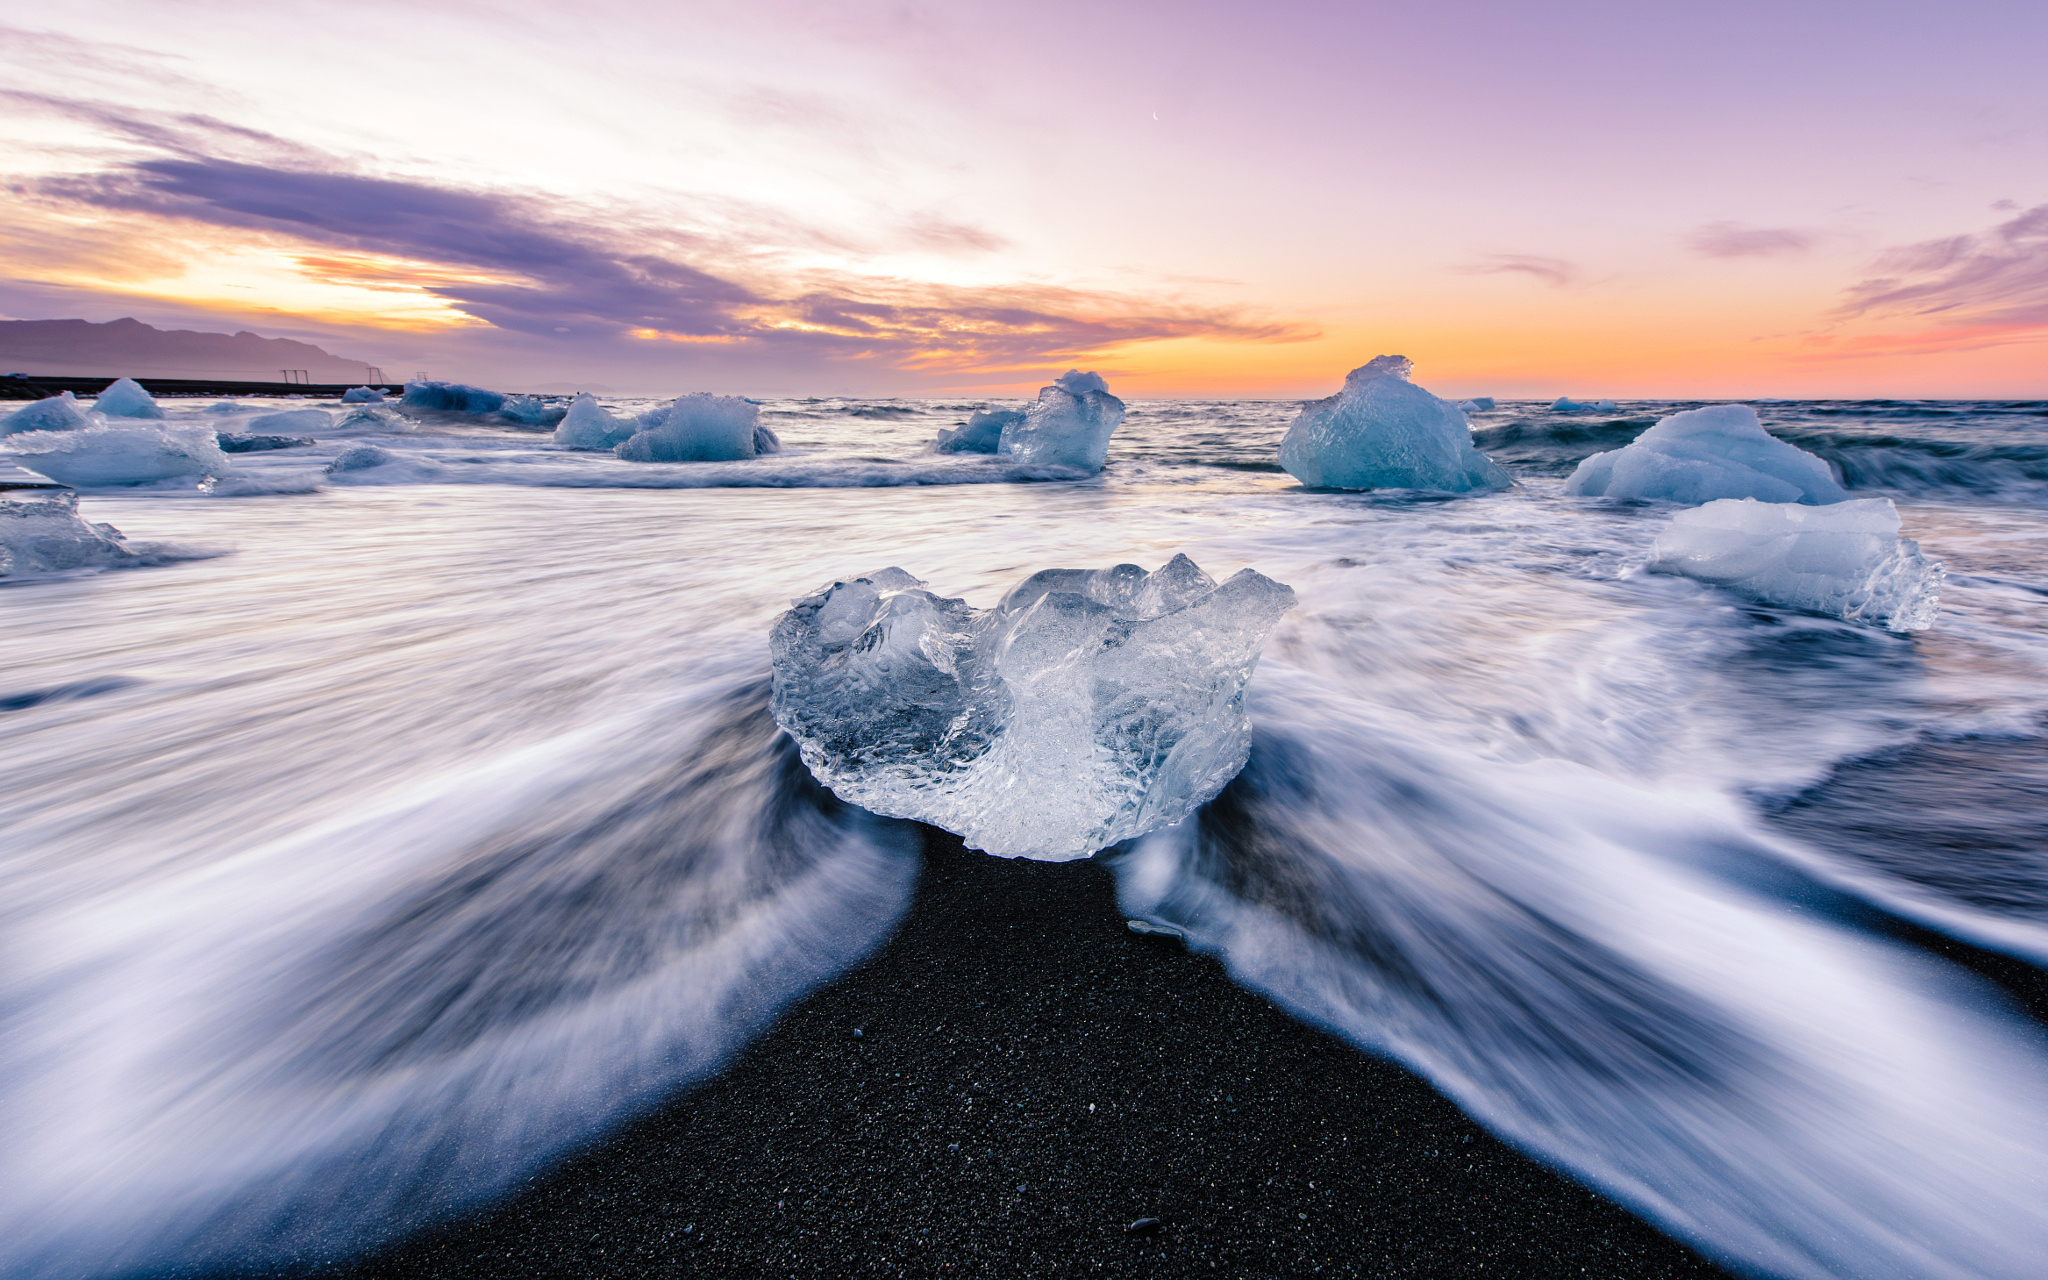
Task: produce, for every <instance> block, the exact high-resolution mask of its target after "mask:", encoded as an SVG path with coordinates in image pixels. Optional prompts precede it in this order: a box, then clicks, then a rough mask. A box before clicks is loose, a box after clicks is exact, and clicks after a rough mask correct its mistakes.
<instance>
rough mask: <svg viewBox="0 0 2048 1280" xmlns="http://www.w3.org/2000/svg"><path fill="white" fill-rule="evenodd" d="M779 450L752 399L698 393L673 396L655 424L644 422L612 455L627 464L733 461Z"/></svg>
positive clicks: (780, 444) (777, 443)
mask: <svg viewBox="0 0 2048 1280" xmlns="http://www.w3.org/2000/svg"><path fill="white" fill-rule="evenodd" d="M781 448H782V442H781V441H779V440H777V439H776V438H775V433H774V432H773V431H770V430H769V429H768V428H766V427H764V426H762V425H761V410H760V408H759V406H757V405H755V404H754V403H753V402H752V401H750V400H746V399H742V398H741V397H739V396H714V395H711V394H709V393H708V392H703V391H699V392H696V393H694V394H692V395H687V396H679V397H677V399H676V402H675V403H674V404H672V405H670V406H669V408H668V412H667V413H666V414H664V415H662V417H661V419H660V420H659V421H657V422H651V423H650V422H646V421H645V420H643V423H642V426H641V429H640V430H639V431H638V432H636V433H634V435H633V436H632V438H631V439H629V440H627V441H625V442H624V443H623V444H621V445H619V447H618V448H617V449H615V450H613V452H615V453H617V454H618V456H619V457H621V458H624V459H625V460H626V461H628V462H736V461H739V460H740V459H742V458H752V457H757V456H759V455H760V454H764V453H776V452H779V451H780V450H781Z"/></svg>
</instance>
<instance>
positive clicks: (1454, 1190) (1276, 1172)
mask: <svg viewBox="0 0 2048 1280" xmlns="http://www.w3.org/2000/svg"><path fill="white" fill-rule="evenodd" d="M926 857H927V868H926V871H925V874H924V878H923V880H922V882H921V884H920V886H919V890H918V895H917V900H916V903H915V905H914V906H913V907H912V909H911V912H910V914H909V916H908V917H907V918H906V919H905V921H904V923H903V926H902V928H901V929H900V930H899V931H898V932H897V934H896V935H895V937H894V938H893V939H891V941H890V942H889V943H887V944H886V945H885V946H884V947H883V948H882V949H881V950H880V951H879V952H877V953H876V954H875V955H874V956H873V957H871V958H870V959H869V960H868V961H867V962H866V963H865V964H863V965H862V966H861V967H860V968H858V969H857V970H855V971H854V972H853V973H851V974H849V975H848V976H847V977H845V978H844V979H842V980H841V981H839V982H837V983H834V984H833V985H831V986H829V987H827V988H825V989H823V990H821V991H819V992H817V993H816V994H815V995H813V996H812V997H811V998H809V999H808V1000H806V1001H804V1002H803V1003H802V1004H801V1005H799V1006H798V1007H796V1008H795V1009H794V1010H792V1011H791V1012H790V1013H789V1014H788V1016H786V1017H785V1018H784V1019H783V1020H782V1021H781V1022H780V1023H779V1024H778V1025H777V1026H776V1027H775V1029H774V1030H773V1031H771V1032H770V1033H769V1034H767V1035H765V1036H763V1037H762V1038H761V1039H760V1040H759V1041H757V1042H756V1043H755V1044H754V1045H753V1046H751V1047H750V1048H749V1049H748V1050H747V1051H746V1053H745V1054H744V1055H742V1057H741V1058H740V1059H739V1060H738V1061H737V1062H736V1063H734V1065H733V1066H732V1068H731V1069H730V1070H729V1071H727V1072H726V1073H725V1074H724V1075H722V1076H721V1077H719V1078H718V1079H716V1080H714V1081H712V1082H710V1083H709V1084H706V1085H704V1086H702V1087H700V1088H697V1089H695V1090H693V1091H690V1092H688V1093H686V1094H683V1095H681V1096H679V1097H677V1098H676V1099H675V1100H673V1101H672V1102H670V1103H669V1104H667V1105H666V1106H665V1107H663V1108H661V1109H660V1110H658V1111H657V1112H655V1113H653V1114H651V1115H648V1116H646V1117H644V1118H642V1119H641V1120H639V1121H637V1122H635V1123H633V1124H631V1125H628V1126H627V1127H625V1128H624V1129H622V1130H620V1131H618V1132H616V1133H614V1134H613V1135H611V1136H610V1137H608V1138H607V1139H605V1140H604V1141H602V1142H599V1143H597V1144H594V1145H592V1146H591V1147H589V1148H588V1149H586V1150H585V1151H583V1152H582V1153H580V1154H578V1155H577V1156H575V1157H574V1158H572V1159H570V1160H568V1161H567V1162H565V1163H564V1164H563V1165H561V1166H559V1167H558V1168H556V1169H555V1170H554V1171H553V1172H551V1173H549V1174H545V1175H543V1176H541V1177H539V1178H537V1179H535V1180H534V1181H533V1182H532V1184H531V1185H530V1186H529V1187H528V1188H527V1189H526V1190H524V1191H522V1192H521V1193H519V1194H518V1195H516V1196H514V1197H513V1198H512V1199H510V1200H508V1201H505V1202H502V1203H500V1204H499V1205H497V1206H495V1207H494V1208H492V1209H490V1210H489V1211H487V1212H484V1213H482V1214H479V1215H476V1216H474V1217H471V1218H468V1219H464V1220H460V1221H456V1222H453V1223H449V1224H446V1225H444V1226H442V1227H441V1228H438V1229H436V1230H434V1231H432V1232H429V1233H427V1234H425V1235H423V1236H420V1237H416V1238H414V1239H413V1240H411V1241H408V1242H406V1243H404V1244H402V1245H400V1246H399V1247H396V1248H394V1249H391V1250H389V1251H387V1252H385V1253H383V1254H380V1255H377V1256H374V1257H371V1258H368V1259H362V1260H358V1261H357V1262H355V1263H354V1264H352V1265H349V1266H347V1267H345V1268H343V1269H338V1270H328V1269H324V1268H323V1269H322V1270H321V1271H319V1272H318V1274H322V1275H329V1276H346V1277H350V1278H351V1280H372V1278H373V1277H374V1278H377V1280H383V1278H387V1277H388V1278H391V1280H396V1278H398V1277H421V1276H450V1277H453V1276H475V1277H505V1276H543V1275H545V1276H639V1275H650V1274H677V1275H714V1274H718V1275H735V1276H757V1275H758V1276H852V1275H989V1276H1021V1275H1034V1276H1036V1275H1054V1276H1060V1275H1082V1274H1089V1275H1093V1274H1129V1275H1212V1274H1215V1275H1238V1276H1306V1275H1316V1274H1321V1275H1332V1276H1344V1275H1361V1276H1565V1275H1569V1276H1590V1277H1600V1276H1609V1277H1629V1278H1631V1280H1639V1278H1642V1277H1662V1276H1713V1275H1724V1274H1726V1273H1724V1272H1722V1271H1721V1270H1720V1269H1719V1268H1717V1267H1716V1266H1715V1265H1714V1264H1712V1263H1711V1262H1709V1261H1707V1260H1706V1259H1704V1258H1703V1257H1701V1256H1700V1255H1699V1254H1697V1253H1695V1252H1693V1251H1691V1250H1689V1249H1687V1248H1686V1247H1684V1246H1683V1245H1680V1244H1678V1243H1675V1242H1673V1241H1671V1240H1669V1239H1666V1238H1665V1237H1663V1236H1662V1235H1660V1234H1659V1233H1658V1232H1656V1231H1655V1230H1654V1229H1652V1228H1651V1227H1649V1226H1647V1225H1646V1224H1644V1223H1642V1222H1640V1221H1638V1220H1637V1219H1635V1218H1634V1217H1632V1216H1630V1215H1629V1214H1628V1213H1627V1212H1625V1211H1624V1210H1622V1209H1621V1208H1620V1207H1619V1206H1617V1205H1615V1204H1613V1203H1612V1202H1610V1201H1608V1200H1606V1199H1605V1198H1603V1197H1601V1196H1599V1195H1597V1194H1595V1193H1593V1192H1591V1191H1589V1190H1586V1189H1585V1188H1583V1187H1580V1186H1579V1185H1577V1184H1575V1183H1573V1182H1572V1181H1570V1180H1569V1179H1567V1178H1564V1177H1562V1176H1560V1175H1558V1174H1556V1173H1554V1172H1552V1171H1551V1170H1549V1169H1548V1168H1546V1167H1544V1166H1542V1165H1539V1164H1537V1163H1536V1162H1534V1161H1532V1160H1530V1159H1528V1158H1527V1157H1525V1156H1523V1155H1521V1154H1520V1153H1518V1152H1516V1151H1515V1150H1513V1149H1512V1148H1509V1147H1507V1146H1506V1145H1504V1144H1502V1143H1501V1142H1499V1141H1498V1140H1496V1139H1494V1138H1492V1137H1490V1136H1488V1135H1487V1134H1486V1133H1485V1132H1484V1131H1483V1130H1481V1129H1480V1128H1479V1126H1477V1125H1475V1124H1473V1123H1472V1122H1471V1121H1470V1120H1468V1119H1466V1118H1465V1117H1464V1116H1463V1115H1462V1114H1460V1113H1459V1111H1458V1110H1457V1109H1456V1108H1455V1107H1453V1106H1452V1105H1451V1104H1450V1103H1449V1102H1446V1101H1445V1100H1443V1099H1442V1098H1441V1097H1439V1096H1438V1095H1437V1094H1436V1093H1435V1092H1434V1091H1433V1090H1432V1089H1431V1088H1430V1087H1429V1086H1428V1085H1426V1084H1425V1083H1423V1082H1422V1081H1421V1080H1419V1079H1418V1078H1416V1077H1415V1076H1413V1075H1411V1074H1410V1073H1409V1072H1407V1071H1406V1070H1404V1069H1403V1068H1401V1067H1399V1066H1396V1065H1394V1064H1391V1063H1388V1062H1384V1061H1380V1060H1376V1059H1373V1058H1370V1057H1368V1056H1366V1055H1365V1054H1363V1053H1360V1052H1359V1051H1357V1050H1356V1049H1354V1048H1352V1047H1350V1046H1348V1045H1346V1044H1344V1043H1341V1042H1339V1041H1337V1040H1335V1039H1334V1038H1332V1037H1330V1036H1327V1035H1325V1034H1324V1033H1322V1032H1320V1031H1318V1030H1315V1029H1313V1028H1310V1027H1308V1026H1306V1025H1304V1024H1302V1023H1300V1022H1298V1021H1296V1020H1295V1019H1293V1018H1291V1017H1289V1016H1288V1015H1287V1014H1284V1013H1282V1012H1280V1011H1279V1010H1277V1009H1275V1008H1274V1007H1272V1006H1271V1005H1269V1004H1268V1003H1267V1002H1266V1001H1265V1000H1263V999H1262V998H1260V997H1259V996H1256V995H1254V994H1252V993H1250V992H1248V991H1245V990H1243V989H1241V988H1239V987H1237V986H1235V985H1233V984H1232V983H1231V982H1230V981H1229V980H1228V978H1227V977H1225V975H1224V973H1223V971H1222V969H1221V968H1220V966H1218V965H1217V964H1216V963H1215V962H1213V961H1211V960H1209V959H1207V958H1204V957H1200V956H1196V955H1191V954H1189V953H1188V952H1187V951H1186V950H1185V949H1184V948H1183V947H1182V946H1181V945H1180V944H1179V943H1178V942H1177V941H1174V940H1171V939H1161V938H1148V937H1143V936H1140V935H1137V934H1133V933H1131V932H1130V931H1129V930H1128V929H1127V928H1126V927H1125V925H1124V922H1123V919H1122V917H1121V916H1120V915H1119V914H1118V912H1117V910H1116V904H1115V900H1114V896H1113V894H1112V891H1111V883H1110V878H1109V875H1108V874H1107V873H1106V872H1105V871H1104V870H1103V868H1102V867H1100V866H1099V865H1097V864H1094V863H1088V862H1083V863H1068V864H1063V865H1052V864H1045V863H1033V862H1025V861H1016V862H1009V861H1003V860H1000V859H996V858H990V857H986V856H983V855H981V854H978V853H972V852H968V851H966V850H964V849H963V848H962V847H961V846H960V844H959V843H958V841H957V840H955V839H954V838H953V837H951V836H947V835H945V834H943V833H940V832H936V831H933V832H931V833H930V834H929V835H928V838H927V852H926ZM1091 1108H1092V1109H1091ZM1144 1219H1155V1220H1156V1221H1157V1225H1156V1226H1154V1225H1152V1224H1151V1223H1146V1224H1144V1225H1143V1226H1141V1227H1139V1228H1138V1229H1136V1230H1133V1229H1131V1224H1133V1223H1136V1222H1140V1221H1141V1220H1144ZM299 1274H308V1273H307V1272H303V1271H302V1272H300V1273H299Z"/></svg>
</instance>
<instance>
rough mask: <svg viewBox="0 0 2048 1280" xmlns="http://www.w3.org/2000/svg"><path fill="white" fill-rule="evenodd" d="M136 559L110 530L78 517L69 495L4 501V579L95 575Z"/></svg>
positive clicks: (0, 510)
mask: <svg viewBox="0 0 2048 1280" xmlns="http://www.w3.org/2000/svg"><path fill="white" fill-rule="evenodd" d="M135 558H136V554H135V552H133V551H130V550H129V549H128V545H127V544H126V543H125V542H123V541H122V540H121V531H120V530H119V529H116V528H115V527H114V526H113V525H110V524H87V523H86V522H85V521H84V520H81V519H79V516H78V495H77V494H75V493H72V492H70V491H69V490H66V489H57V490H45V491H42V492H36V491H33V490H24V491H16V492H14V493H11V494H5V495H0V578H8V577H19V576H21V575H23V574H30V573H61V572H63V571H64V570H66V569H95V568H101V567H103V566H106V565H112V564H120V563H122V562H123V561H127V560H133V559H135Z"/></svg>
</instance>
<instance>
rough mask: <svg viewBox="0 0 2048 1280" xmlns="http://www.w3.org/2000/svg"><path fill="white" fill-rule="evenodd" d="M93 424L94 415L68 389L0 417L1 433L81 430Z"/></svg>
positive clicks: (0, 434)
mask: <svg viewBox="0 0 2048 1280" xmlns="http://www.w3.org/2000/svg"><path fill="white" fill-rule="evenodd" d="M91 425H92V414H91V413H90V412H89V411H88V410H87V409H86V407H85V406H84V405H82V404H80V403H78V397H77V396H74V395H72V394H71V393H70V392H69V391H66V392H63V393H62V394H60V395H54V396H50V397H48V398H46V399H42V400H37V401H35V402H33V403H31V404H29V405H28V406H27V407H25V408H21V409H16V410H15V411H14V412H13V413H10V414H8V415H7V417H6V418H5V419H4V420H0V436H11V435H17V434H19V433H21V432H24V431H79V430H83V429H84V428H86V427H89V426H91Z"/></svg>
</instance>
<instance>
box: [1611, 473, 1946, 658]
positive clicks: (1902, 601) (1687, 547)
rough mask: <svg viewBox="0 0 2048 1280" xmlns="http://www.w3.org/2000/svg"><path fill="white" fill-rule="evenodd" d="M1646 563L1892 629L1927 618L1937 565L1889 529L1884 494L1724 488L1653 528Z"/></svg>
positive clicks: (1937, 595)
mask: <svg viewBox="0 0 2048 1280" xmlns="http://www.w3.org/2000/svg"><path fill="white" fill-rule="evenodd" d="M1649 567H1650V571H1651V572H1653V573H1674V574H1683V575H1685V576H1686V577H1688V578H1697V579H1699V580H1700V581H1702V582H1710V583H1713V584H1714V585H1715V586H1721V587H1727V588H1729V589H1730V590H1732V591H1737V592H1740V593H1741V594H1743V595H1746V596H1749V597H1751V598H1752V599H1756V600H1761V601H1764V602H1765V603H1768V604H1778V605H1784V606H1786V607H1787V608H1792V609H1805V610H1808V611H1810V612H1813V613H1825V614H1831V615H1833V616H1834V617H1837V618H1846V619H1848V620H1849V621H1851V622H1870V623H1876V624H1878V625H1880V626H1885V627H1889V628H1891V629H1892V630H1893V631H1924V630H1926V629H1927V628H1928V627H1930V626H1932V625H1933V623H1934V614H1935V610H1936V609H1937V608H1939V607H1940V604H1941V583H1942V580H1943V578H1945V577H1946V576H1947V571H1946V570H1945V569H1944V568H1943V567H1942V564H1941V562H1940V561H1939V560H1929V559H1928V558H1927V557H1926V556H1924V555H1922V554H1921V553H1920V544H1919V543H1917V542H1915V541H1913V540H1912V539H1911V538H1901V537H1900V536H1899V512H1898V508H1896V507H1894V506H1893V505H1892V501H1891V499H1890V498H1864V499H1861V500H1859V501H1853V502H1837V503H1834V504H1832V505H1829V506H1824V507H1813V506H1802V505H1800V504H1798V503H1796V502H1758V501H1757V500H1756V499H1754V498H1741V499H1735V498H1725V499H1722V500H1720V501H1718V502H1709V503H1708V504H1707V505H1705V506H1703V507H1699V508H1697V509H1695V510H1692V511H1681V512H1679V513H1678V514H1677V515H1676V516H1673V517H1672V519H1671V523H1670V524H1669V525H1667V526H1665V528H1664V531H1663V532H1662V533H1659V534H1658V535H1657V541H1656V545H1655V546H1654V548H1653V549H1652V550H1651V553H1650V565H1649Z"/></svg>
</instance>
